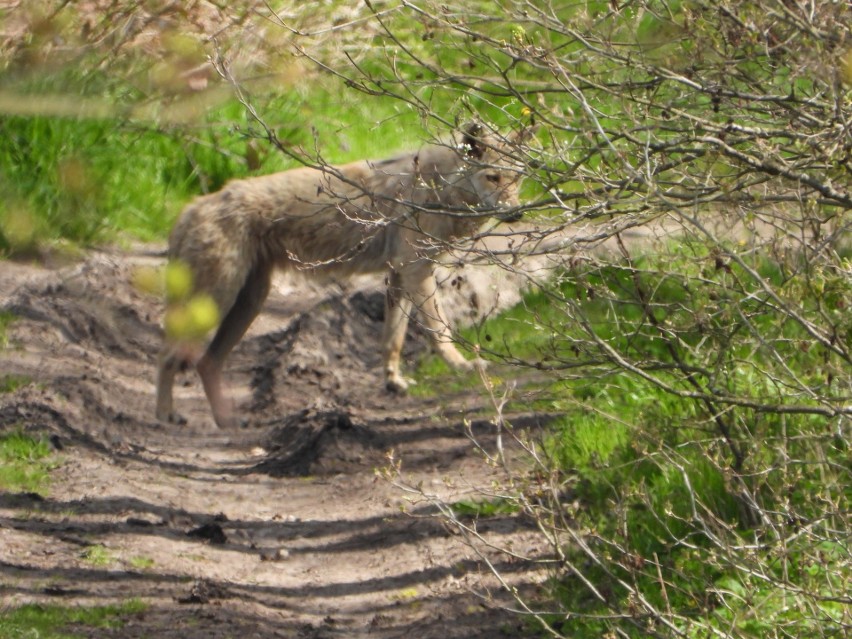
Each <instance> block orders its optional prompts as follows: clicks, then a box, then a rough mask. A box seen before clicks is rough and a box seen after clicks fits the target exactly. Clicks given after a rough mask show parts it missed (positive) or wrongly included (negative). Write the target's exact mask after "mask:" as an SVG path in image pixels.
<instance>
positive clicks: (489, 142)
mask: <svg viewBox="0 0 852 639" xmlns="http://www.w3.org/2000/svg"><path fill="white" fill-rule="evenodd" d="M525 136H526V133H524V132H522V133H515V134H512V135H511V136H509V137H508V138H501V137H499V136H497V135H495V134H494V133H492V132H490V131H487V130H485V128H484V127H483V126H482V125H481V124H480V123H479V122H472V123H469V124H467V125H465V126H464V127H463V128H462V129H461V130H460V131H459V132H458V133H457V134H456V139H457V151H458V153H459V154H460V156H461V157H462V159H463V162H464V165H465V168H464V170H463V171H462V177H461V179H460V180H459V181H458V182H457V183H456V185H455V186H456V187H457V188H458V189H460V190H461V191H462V192H463V193H464V200H465V203H466V204H467V205H469V206H471V207H472V208H474V209H475V210H476V211H477V212H482V213H483V214H485V215H491V216H493V217H495V218H497V219H499V220H500V221H503V222H516V221H518V220H519V219H520V218H521V216H522V215H523V211H522V210H521V208H520V201H519V199H518V190H519V188H520V184H521V180H522V178H523V171H522V169H523V166H522V164H521V163H520V162H519V161H518V160H517V159H516V158H517V144H519V143H520V142H522V141H523V139H524V137H525Z"/></svg>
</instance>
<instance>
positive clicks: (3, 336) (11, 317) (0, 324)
mask: <svg viewBox="0 0 852 639" xmlns="http://www.w3.org/2000/svg"><path fill="white" fill-rule="evenodd" d="M16 319H17V317H16V316H15V314H14V313H10V312H8V311H0V351H2V350H3V349H6V348H9V325H10V324H11V323H12V322H14V321H15V320H16Z"/></svg>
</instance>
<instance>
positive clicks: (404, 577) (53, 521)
mask: <svg viewBox="0 0 852 639" xmlns="http://www.w3.org/2000/svg"><path fill="white" fill-rule="evenodd" d="M154 253H156V251H154ZM160 263H162V258H159V257H157V256H156V255H155V254H152V252H151V251H150V250H148V251H131V252H121V253H118V252H115V253H110V252H105V253H94V254H92V255H90V256H89V257H88V258H87V259H86V260H85V261H83V262H81V263H77V264H72V265H69V266H65V267H63V268H61V269H55V270H48V269H44V268H42V267H37V266H31V265H26V264H20V263H15V262H2V263H0V308H2V309H4V310H6V311H8V312H11V313H13V314H14V315H15V316H17V317H18V318H19V319H18V320H17V321H15V322H13V323H12V324H11V326H10V328H9V331H8V336H9V347H8V348H7V349H6V350H4V351H2V352H0V370H2V374H9V373H14V374H20V375H27V376H29V377H30V378H32V379H33V380H35V381H36V383H33V384H30V385H28V386H26V387H24V388H22V389H19V390H18V391H16V392H14V393H12V394H6V395H2V396H0V432H6V431H9V430H11V429H14V428H21V427H23V428H25V429H26V430H27V431H29V432H32V433H34V434H43V435H46V436H48V437H50V438H51V441H52V442H53V445H54V446H55V447H56V448H57V453H58V459H59V460H60V463H59V466H58V468H56V469H55V470H54V471H53V472H52V482H51V486H50V490H49V496H48V497H44V498H43V497H40V496H38V495H33V494H0V595H2V602H3V605H4V606H9V605H16V604H21V603H24V602H31V601H50V602H54V603H60V604H63V605H75V604H106V603H114V602H120V601H124V600H127V599H128V598H132V597H136V598H139V599H141V600H143V601H144V602H146V603H147V604H148V607H147V610H146V611H145V612H143V613H141V614H139V615H138V616H136V617H134V618H132V619H130V620H129V621H128V623H127V625H126V626H125V627H123V628H122V629H121V630H115V631H110V630H97V631H91V630H81V633H82V634H83V635H84V636H92V637H109V636H120V637H139V638H141V637H161V638H171V637H175V638H177V637H181V638H189V639H193V638H196V637H197V638H201V637H205V638H210V637H222V638H224V637H263V638H266V637H300V638H326V637H328V638H330V637H362V636H363V637H377V638H383V637H403V636H408V637H421V638H425V639H429V638H433V637H434V638H436V639H438V638H440V639H450V638H454V637H459V638H462V637H465V638H468V637H499V636H520V635H521V634H522V629H523V627H524V624H523V621H522V619H521V618H519V617H518V616H514V615H511V614H509V613H507V612H506V611H505V610H504V608H505V607H506V606H509V605H511V600H510V598H509V597H508V596H507V595H506V593H505V592H504V591H503V590H502V589H501V588H499V586H498V583H497V581H496V580H495V579H494V578H493V577H492V576H491V574H490V572H489V571H488V570H486V568H485V565H484V563H483V561H482V560H481V559H482V558H481V556H480V555H479V554H478V553H479V552H484V553H486V556H488V557H489V559H490V560H492V561H494V562H495V563H496V565H497V566H499V567H500V569H501V571H502V572H504V573H505V575H507V577H508V578H509V580H510V581H511V582H512V583H514V584H518V585H519V586H523V585H525V584H535V583H536V582H537V581H539V580H540V579H541V578H542V575H541V574H536V573H534V572H532V571H531V569H530V567H529V565H528V564H526V563H524V562H519V561H516V560H509V559H507V557H506V556H504V555H501V554H498V553H494V552H491V551H489V550H488V549H487V548H479V549H473V548H471V547H469V546H468V545H467V544H465V543H464V540H463V539H462V538H461V537H460V536H459V535H457V534H456V533H455V531H454V530H452V528H451V527H448V526H446V525H445V524H443V523H442V521H441V520H440V519H439V518H437V517H435V516H434V510H433V508H432V507H430V506H429V505H428V504H427V503H422V502H411V501H409V500H408V498H407V496H406V494H405V493H404V492H403V491H402V490H400V488H399V487H397V486H395V485H393V484H392V483H391V482H389V481H387V480H386V479H384V478H382V477H379V476H378V475H377V473H376V470H375V469H377V468H382V467H384V466H386V465H387V457H386V454H387V452H388V451H390V450H393V451H394V456H395V459H396V460H398V461H401V463H402V467H401V468H402V479H403V480H404V481H406V482H410V483H411V484H412V485H422V486H424V489H425V490H427V491H428V492H431V493H434V494H436V495H439V496H442V497H445V498H447V499H450V500H452V499H457V498H465V497H470V496H471V495H473V494H475V492H476V488H477V487H478V486H487V485H488V483H489V481H490V479H491V473H492V472H493V471H492V470H490V469H489V468H488V467H487V466H486V465H485V464H484V463H483V462H482V460H481V458H480V456H479V455H477V454H476V453H475V451H474V449H473V446H472V445H471V442H470V440H469V439H468V438H467V437H466V435H465V433H464V429H463V426H462V424H463V421H464V420H465V419H472V420H473V428H474V429H475V431H476V432H477V434H478V435H479V436H480V437H482V438H483V440H484V441H486V442H487V441H488V438H489V437H490V436H491V435H492V428H491V426H490V425H489V423H488V421H487V417H484V415H486V412H485V411H484V407H483V405H482V400H481V399H480V398H478V397H477V396H475V395H473V394H471V395H459V396H452V397H445V398H442V399H441V400H440V401H436V400H423V399H416V398H410V397H409V398H402V399H400V398H397V397H395V396H392V395H389V394H387V393H386V392H385V391H383V390H381V388H382V384H381V379H380V374H379V373H380V367H379V365H378V363H379V347H378V335H379V332H380V326H381V315H382V301H381V300H382V298H381V293H380V289H379V285H380V282H379V281H378V280H375V279H373V280H370V279H365V280H363V281H360V280H359V281H358V282H356V283H354V284H352V285H348V286H347V287H346V288H345V289H344V288H341V287H339V286H334V285H332V286H326V287H323V288H310V287H304V286H301V285H298V284H295V285H294V284H293V283H291V282H279V285H278V286H277V287H276V290H275V291H274V292H273V294H272V296H271V299H270V300H269V302H268V303H267V306H266V310H265V312H264V314H263V315H262V317H261V318H259V320H258V321H257V322H256V323H255V325H254V326H253V327H252V329H251V332H250V334H249V335H248V336H247V338H246V339H245V340H244V341H243V342H242V343H241V344H240V346H239V347H238V349H237V351H236V352H235V354H234V356H233V357H232V359H231V361H230V364H229V368H228V375H229V378H230V380H231V382H232V383H233V385H234V386H235V388H236V391H237V397H238V399H239V404H240V406H241V407H242V410H243V411H244V414H245V415H246V416H247V417H248V418H249V425H248V426H247V427H245V428H241V429H239V430H234V431H224V430H219V429H217V428H215V426H214V424H213V422H212V419H211V418H210V414H209V410H208V408H207V405H206V402H205V401H204V399H203V394H202V391H201V387H200V384H199V382H198V380H197V378H196V376H195V375H192V374H187V375H184V376H183V377H182V378H181V379H180V380H179V384H178V388H177V389H176V399H177V404H178V407H179V409H180V410H181V411H182V412H183V414H184V415H185V416H186V417H187V418H188V423H187V424H186V425H184V426H175V425H166V424H161V423H158V422H157V421H156V420H155V419H154V416H153V412H154V411H153V407H154V396H153V393H154V390H153V378H154V369H155V359H156V353H157V349H158V347H159V339H160V329H159V323H160V315H161V308H160V304H159V301H158V300H156V299H153V298H150V297H149V296H147V295H145V294H144V293H142V292H140V291H138V290H136V289H135V288H134V287H133V286H131V285H130V279H131V274H132V272H133V269H134V268H135V267H136V266H138V265H140V264H160ZM448 282H450V283H451V288H454V289H456V292H457V294H458V295H459V296H460V297H459V298H458V300H457V301H456V302H451V304H450V305H449V306H450V308H451V309H454V310H455V311H456V312H457V313H469V312H471V311H470V309H469V308H467V310H465V308H466V307H465V302H466V303H468V307H469V306H470V305H471V304H474V305H480V306H482V307H490V306H493V305H495V304H497V303H501V304H502V303H510V302H511V301H512V299H511V298H512V296H513V295H516V291H515V289H516V288H517V287H516V286H514V285H512V286H494V285H489V286H486V287H485V289H484V290H480V291H479V292H478V295H476V296H473V297H471V289H470V287H469V286H468V287H467V288H466V287H465V286H462V285H460V284H459V283H458V281H455V282H454V283H453V281H452V280H451V279H448ZM489 291H490V292H489ZM501 291H503V297H504V298H505V299H498V298H500V295H501ZM411 337H412V339H410V340H409V345H408V346H407V356H408V359H409V360H411V359H412V358H416V357H417V356H418V355H419V354H420V353H421V352H422V351H423V350H424V347H423V346H422V340H419V339H418V336H417V334H416V329H413V331H412V336H411ZM517 419H518V421H519V422H521V421H523V422H525V423H527V424H529V425H530V427H535V423H536V417H535V416H534V415H519V416H517ZM479 532H480V533H481V534H482V536H483V538H484V540H485V541H487V542H488V543H493V544H495V545H498V546H499V545H506V544H510V545H511V547H512V549H513V551H514V552H515V553H517V554H518V555H519V556H535V555H538V554H540V553H542V552H543V551H544V548H543V547H542V541H541V540H540V539H539V538H538V537H537V536H536V534H535V532H534V530H532V529H531V527H530V526H529V523H528V522H525V521H524V520H523V519H522V518H520V517H511V516H510V517H502V518H492V519H488V520H487V521H483V522H481V523H480V525H479ZM99 547H102V548H99ZM92 548H98V551H97V553H96V555H100V556H101V558H102V561H100V562H97V561H93V560H92V558H91V556H92V555H93V553H92V550H91V549H92ZM87 633H88V634H87Z"/></svg>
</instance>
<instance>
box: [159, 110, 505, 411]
mask: <svg viewBox="0 0 852 639" xmlns="http://www.w3.org/2000/svg"><path fill="white" fill-rule="evenodd" d="M459 138H460V139H457V140H455V141H454V143H453V144H451V145H434V146H428V147H426V148H424V149H422V150H421V151H419V152H417V153H412V154H409V155H404V156H400V157H396V158H393V159H390V160H384V161H380V162H368V161H361V162H353V163H351V164H346V165H343V166H338V167H329V168H323V169H314V168H308V167H303V168H297V169H293V170H290V171H285V172H282V173H276V174H274V175H268V176H264V177H257V178H251V179H246V180H238V181H234V182H230V183H228V184H227V185H226V186H225V187H224V188H223V189H222V190H221V191H219V192H217V193H214V194H211V195H207V196H203V197H200V198H198V199H196V200H195V201H194V202H192V203H191V204H190V205H189V206H188V207H187V208H186V209H185V210H184V212H183V213H182V214H181V216H180V218H179V219H178V221H177V223H176V224H175V227H174V229H173V231H172V234H171V237H170V242H169V258H170V259H172V260H181V261H183V262H184V263H185V264H187V265H188V266H189V267H190V269H191V271H192V273H193V276H194V285H195V290H196V291H197V292H205V293H208V294H209V295H211V296H212V297H213V299H214V300H215V301H216V303H217V305H218V306H219V309H220V311H221V316H222V318H223V319H222V322H221V324H220V326H219V328H218V330H217V332H216V334H215V336H214V337H213V339H212V341H211V342H210V344H209V346H208V347H207V350H206V352H205V353H204V355H203V356H202V357H201V358H200V359H199V360H198V361H197V370H198V372H199V374H200V376H201V380H202V383H203V385H204V391H205V393H206V394H207V398H208V400H209V402H210V406H211V408H212V410H213V415H214V417H215V420H216V423H217V424H219V425H220V426H225V425H230V424H231V423H232V422H233V420H234V416H233V410H232V407H231V403H230V400H228V399H227V398H226V396H225V394H224V393H223V390H222V369H223V366H224V362H225V358H226V357H227V355H228V353H229V352H230V351H231V349H232V348H233V347H234V346H236V344H237V343H238V342H239V341H240V339H241V338H242V336H243V335H244V333H245V331H246V330H247V329H248V327H249V325H250V324H251V323H252V321H253V320H254V319H255V317H256V316H257V314H258V313H259V312H260V309H261V306H262V304H263V302H264V300H265V299H266V296H267V294H268V292H269V288H270V282H271V277H272V271H273V269H274V268H276V267H278V268H284V269H287V268H295V269H299V270H302V271H307V272H314V273H329V274H333V275H338V276H347V275H352V274H355V273H363V272H373V271H384V270H386V271H387V272H388V273H389V275H388V289H387V296H386V307H385V308H386V312H385V325H384V332H383V337H382V344H383V363H384V369H385V376H386V383H387V387H388V388H389V389H391V390H395V391H403V390H405V388H406V387H407V382H406V380H405V378H404V377H403V376H402V374H401V372H400V353H401V351H402V345H403V340H404V339H405V331H406V327H407V324H408V317H409V315H410V313H411V310H412V305H413V306H414V307H415V308H416V309H417V310H418V311H419V313H420V319H421V322H422V324H423V325H424V326H425V328H426V329H427V332H428V334H429V335H430V336H431V341H432V344H433V347H434V348H435V350H436V351H437V352H438V353H439V354H440V355H441V356H443V358H444V359H445V360H446V361H447V362H448V363H449V364H450V365H451V366H453V367H455V368H470V367H471V366H473V362H470V361H468V360H466V359H465V358H464V357H463V356H462V355H461V353H459V351H458V350H457V349H456V347H455V346H454V345H453V343H452V341H451V340H450V332H449V329H448V327H447V325H446V322H444V320H443V319H442V315H441V309H440V306H439V303H438V299H437V283H436V281H435V277H434V274H433V267H434V260H435V258H436V257H438V256H439V255H440V253H441V252H442V251H444V250H445V249H446V246H447V243H449V242H452V241H454V240H458V239H462V238H467V237H470V236H471V235H473V234H474V233H475V231H476V230H477V229H478V228H479V227H480V226H481V225H482V223H483V222H484V221H485V219H486V218H487V217H488V216H496V217H498V218H503V219H509V218H511V219H516V217H517V214H516V210H517V207H518V197H517V189H518V182H519V177H520V174H519V172H518V170H517V168H516V167H512V165H511V163H509V162H507V160H506V155H505V146H504V145H503V144H501V142H500V141H499V140H498V139H497V138H496V137H495V136H491V135H488V134H484V133H483V131H482V128H481V127H480V126H479V125H470V126H468V127H467V128H466V129H465V130H464V131H463V132H461V133H460V135H459ZM194 359H195V357H194V356H193V354H192V353H190V352H188V351H187V349H186V348H185V347H184V346H182V345H180V344H175V343H172V342H170V341H168V340H167V342H166V343H165V344H164V347H163V350H162V352H161V355H160V362H159V371H158V379H157V417H158V418H159V419H161V420H176V419H178V418H177V417H176V416H175V414H174V413H173V408H172V386H173V384H174V378H175V375H176V373H177V372H178V370H180V369H181V368H183V367H185V366H186V365H188V364H190V363H193V360H194Z"/></svg>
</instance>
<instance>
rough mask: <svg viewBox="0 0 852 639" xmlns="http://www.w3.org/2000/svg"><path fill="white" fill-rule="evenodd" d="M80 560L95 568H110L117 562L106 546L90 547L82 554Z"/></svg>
mask: <svg viewBox="0 0 852 639" xmlns="http://www.w3.org/2000/svg"><path fill="white" fill-rule="evenodd" d="M80 558H81V559H82V560H83V561H85V562H86V563H88V564H91V565H93V566H109V565H110V564H112V563H113V562H115V557H114V556H113V554H112V553H111V552H110V551H109V549H108V548H107V547H106V546H101V545H100V544H96V545H94V546H89V547H88V548H86V549H85V550H84V551H83V552H82V553H81V554H80Z"/></svg>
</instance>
